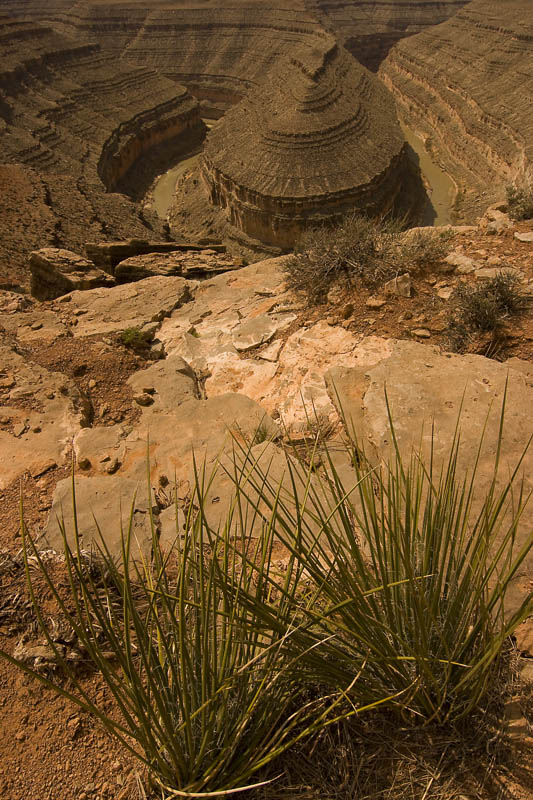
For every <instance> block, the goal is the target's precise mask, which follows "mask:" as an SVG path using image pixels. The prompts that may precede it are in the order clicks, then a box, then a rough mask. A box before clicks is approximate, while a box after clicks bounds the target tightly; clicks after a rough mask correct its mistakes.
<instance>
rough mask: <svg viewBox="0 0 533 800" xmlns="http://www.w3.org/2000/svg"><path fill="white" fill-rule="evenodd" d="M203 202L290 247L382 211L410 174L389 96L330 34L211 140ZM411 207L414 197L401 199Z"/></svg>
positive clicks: (229, 117) (273, 78) (248, 230)
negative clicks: (323, 229) (354, 216)
mask: <svg viewBox="0 0 533 800" xmlns="http://www.w3.org/2000/svg"><path fill="white" fill-rule="evenodd" d="M199 171H200V179H201V181H202V182H203V185H204V187H205V190H206V192H207V194H208V197H209V202H210V203H211V204H212V205H213V206H215V207H218V208H220V209H223V211H224V214H225V216H226V218H227V219H228V221H229V223H230V225H231V226H233V227H234V228H235V229H237V230H239V231H243V232H244V233H245V234H246V235H247V236H249V237H251V238H253V239H259V240H261V241H262V242H266V243H267V244H269V245H274V246H277V247H281V248H283V249H290V248H292V247H293V246H294V245H295V243H296V242H297V240H298V239H299V237H300V235H301V233H302V230H304V229H305V228H307V227H312V226H316V225H317V224H319V223H322V222H328V221H334V220H338V219H340V218H341V217H342V216H343V215H345V214H346V213H347V212H348V211H351V210H353V209H354V208H357V209H359V210H362V211H365V212H368V213H370V214H377V213H386V212H387V211H389V210H392V209H393V208H394V207H395V206H397V205H398V203H399V201H400V196H402V200H405V197H404V196H403V195H402V190H403V189H405V184H406V180H407V178H408V176H409V162H408V158H407V155H406V149H405V143H404V139H403V135H402V133H401V130H400V128H399V125H398V123H397V121H396V117H395V113H394V106H393V102H392V98H391V97H390V95H389V94H388V92H387V91H386V90H385V89H384V88H383V86H382V85H381V84H380V82H379V81H378V80H377V79H376V78H375V77H374V76H373V75H372V74H371V73H370V72H368V71H367V70H366V69H365V68H364V67H362V66H361V65H360V64H358V63H357V62H356V61H355V60H354V59H353V58H352V57H351V56H350V54H349V53H348V52H347V51H346V50H345V49H344V48H342V47H339V46H338V45H337V44H336V42H335V40H334V39H333V38H332V37H329V36H322V37H320V38H318V37H317V39H316V41H315V46H314V48H312V49H310V48H302V49H301V50H299V51H298V52H297V53H294V54H293V55H292V56H291V57H286V58H284V59H282V60H281V61H280V63H279V64H278V66H277V67H276V68H275V69H274V70H272V71H271V72H270V73H269V76H268V79H267V80H266V81H264V83H263V84H261V86H260V87H258V88H257V89H256V90H255V91H253V92H251V93H250V94H249V95H248V96H247V97H246V98H245V99H244V100H243V101H242V102H241V103H240V104H239V105H237V106H235V107H234V108H232V109H231V110H230V111H228V112H227V114H226V115H225V117H224V118H223V119H222V120H220V121H219V122H218V123H217V124H216V125H215V126H214V128H213V129H212V130H211V132H210V133H209V134H208V137H207V140H206V146H205V148H204V154H203V157H202V160H201V163H200V170H199ZM407 195H408V203H409V204H410V208H408V209H402V210H411V209H412V206H413V205H414V204H416V202H417V199H418V198H417V194H416V192H411V193H407Z"/></svg>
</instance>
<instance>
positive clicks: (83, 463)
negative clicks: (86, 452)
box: [78, 458, 91, 470]
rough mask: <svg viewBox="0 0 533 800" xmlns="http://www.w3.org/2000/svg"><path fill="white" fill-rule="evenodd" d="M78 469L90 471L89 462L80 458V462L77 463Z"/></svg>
mask: <svg viewBox="0 0 533 800" xmlns="http://www.w3.org/2000/svg"><path fill="white" fill-rule="evenodd" d="M78 467H79V468H80V469H85V470H87V469H91V462H90V461H89V459H88V458H80V460H79V461H78Z"/></svg>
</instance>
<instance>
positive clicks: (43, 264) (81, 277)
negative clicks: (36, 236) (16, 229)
mask: <svg viewBox="0 0 533 800" xmlns="http://www.w3.org/2000/svg"><path fill="white" fill-rule="evenodd" d="M30 270H31V284H30V291H31V293H32V295H33V297H36V298H37V300H54V299H55V298H56V297H60V296H61V295H62V294H68V293H69V292H72V291H75V290H80V291H83V290H86V289H96V288H97V287H101V286H108V287H109V286H114V284H115V281H114V279H113V278H112V277H111V276H110V275H107V274H106V273H105V272H104V271H103V270H101V269H98V267H95V265H94V264H93V263H92V261H88V260H87V259H86V258H83V257H82V256H79V255H78V254H77V253H72V252H71V251H70V250H61V249H60V248H57V247H43V248H42V249H41V250H36V251H34V252H33V253H32V254H31V256H30Z"/></svg>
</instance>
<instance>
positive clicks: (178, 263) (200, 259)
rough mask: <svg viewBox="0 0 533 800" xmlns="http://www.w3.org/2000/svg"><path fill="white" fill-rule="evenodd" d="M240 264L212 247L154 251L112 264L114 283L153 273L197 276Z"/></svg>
mask: <svg viewBox="0 0 533 800" xmlns="http://www.w3.org/2000/svg"><path fill="white" fill-rule="evenodd" d="M240 266H241V264H236V263H235V259H233V258H230V257H229V256H226V255H224V254H219V253H215V252H214V251H213V250H197V251H194V250H189V251H185V252H179V253H167V254H163V255H159V254H157V253H155V254H150V255H146V256H134V257H133V258H127V259H125V260H124V261H121V262H120V263H119V264H117V266H116V268H115V278H116V279H117V281H118V283H129V282H131V281H139V280H142V279H143V278H149V277H151V276H154V275H162V276H172V275H182V276H183V277H184V278H197V277H200V276H204V277H205V276H207V275H216V274H217V273H219V272H228V271H230V270H233V269H239V268H240Z"/></svg>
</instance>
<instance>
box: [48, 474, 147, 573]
mask: <svg viewBox="0 0 533 800" xmlns="http://www.w3.org/2000/svg"><path fill="white" fill-rule="evenodd" d="M75 485H76V513H77V526H78V533H79V536H80V544H81V547H82V549H84V550H87V551H89V552H98V551H99V549H100V548H102V546H103V545H102V536H103V537H105V545H106V547H107V548H108V550H109V551H110V553H111V555H112V556H113V557H114V558H116V559H118V560H120V556H121V552H122V535H121V529H123V530H124V531H125V532H127V531H128V528H129V525H130V520H131V553H132V557H133V558H139V557H140V556H141V555H142V556H143V557H145V558H146V557H148V558H149V556H150V549H151V544H152V528H151V523H150V514H149V509H148V500H147V491H146V486H145V485H142V484H141V485H140V483H139V481H136V480H131V479H127V478H122V477H118V476H114V477H110V478H104V477H91V478H83V477H76V481H75ZM154 511H157V507H156V506H154ZM61 524H63V525H64V528H65V533H66V537H67V541H68V543H69V545H70V547H71V548H75V546H76V545H75V542H76V537H75V525H74V513H73V501H72V481H71V479H70V478H68V479H66V480H63V481H60V482H59V483H58V484H57V486H56V491H55V494H54V501H53V504H52V510H51V512H50V518H49V521H48V525H47V528H46V532H45V535H44V540H45V543H46V544H47V545H48V546H49V547H51V548H52V549H54V550H57V551H59V552H62V550H63V536H62V532H61Z"/></svg>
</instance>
